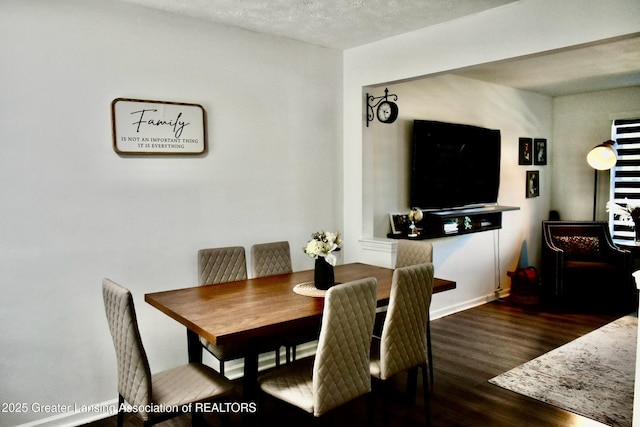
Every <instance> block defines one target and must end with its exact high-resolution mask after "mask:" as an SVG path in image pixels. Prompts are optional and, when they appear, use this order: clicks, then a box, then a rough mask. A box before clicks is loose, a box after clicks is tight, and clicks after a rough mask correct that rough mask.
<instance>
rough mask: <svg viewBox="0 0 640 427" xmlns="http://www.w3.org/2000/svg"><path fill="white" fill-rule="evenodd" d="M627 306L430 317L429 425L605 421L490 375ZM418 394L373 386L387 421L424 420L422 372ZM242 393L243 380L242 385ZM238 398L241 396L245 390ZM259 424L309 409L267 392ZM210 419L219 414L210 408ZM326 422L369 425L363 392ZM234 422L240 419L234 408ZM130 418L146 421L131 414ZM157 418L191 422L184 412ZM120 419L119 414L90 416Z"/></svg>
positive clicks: (485, 309) (378, 413) (504, 305)
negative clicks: (494, 380) (513, 389)
mask: <svg viewBox="0 0 640 427" xmlns="http://www.w3.org/2000/svg"><path fill="white" fill-rule="evenodd" d="M624 314H627V313H615V314H612V313H604V314H585V313H578V312H562V311H558V310H543V309H538V308H535V307H526V306H518V305H514V304H512V303H510V302H509V301H498V302H493V303H489V304H485V305H482V306H479V307H476V308H473V309H470V310H466V311H463V312H460V313H456V314H454V315H451V316H447V317H444V318H441V319H437V320H434V321H432V322H431V333H432V344H433V357H434V363H433V365H434V370H435V381H434V384H432V385H431V386H430V390H429V391H428V393H429V397H430V409H431V425H432V426H434V427H439V426H443V427H444V426H446V427H455V426H521V427H525V426H562V427H578V426H580V427H585V426H595V425H600V424H598V423H596V422H595V421H591V420H588V419H587V418H584V417H581V416H578V415H575V414H572V413H570V412H567V411H563V410H561V409H558V408H556V407H553V406H550V405H547V404H545V403H542V402H540V401H536V400H533V399H530V398H527V397H525V396H522V395H519V394H517V393H513V392H510V391H507V390H504V389H502V388H500V387H497V386H494V385H492V384H490V383H489V382H488V380H489V379H491V378H493V377H494V376H496V375H499V374H501V373H503V372H505V371H507V370H509V369H512V368H514V367H516V366H519V365H520V364H522V363H524V362H527V361H529V360H531V359H534V358H536V357H538V356H540V355H542V354H544V353H546V352H548V351H550V350H552V349H554V348H557V347H559V346H561V345H563V344H565V343H567V342H569V341H572V340H574V339H575V338H578V337H580V336H582V335H584V334H586V333H588V332H590V331H592V330H594V329H597V328H599V327H600V326H602V325H604V324H606V323H609V322H611V321H613V320H615V319H617V318H618V317H620V316H621V315H624ZM418 379H419V381H418V392H417V397H416V399H415V401H413V402H409V401H407V399H406V395H405V394H404V391H405V383H406V376H403V375H401V376H398V378H396V379H395V380H394V381H393V387H392V390H391V392H389V393H387V394H385V397H384V399H383V398H382V397H381V394H380V393H376V394H375V408H374V418H375V423H376V425H381V424H382V423H381V420H382V413H383V412H382V411H383V409H382V408H383V400H384V401H386V403H387V404H388V410H389V414H390V416H389V419H390V424H389V425H390V426H393V427H396V426H397V427H400V426H418V425H425V424H426V423H425V415H424V405H423V403H422V402H423V392H424V390H423V388H422V386H421V383H422V382H421V377H420V375H419V378H418ZM238 393H240V386H238ZM237 400H238V401H241V400H242V398H241V397H240V394H238V397H237ZM257 418H258V421H259V422H258V425H269V426H271V425H283V426H284V425H286V426H289V425H305V424H307V423H311V422H312V420H311V418H310V416H308V415H307V414H305V413H302V412H301V411H299V410H297V409H295V408H292V407H290V406H288V405H286V404H282V403H280V402H276V401H273V400H272V399H269V398H265V399H263V400H261V401H260V402H258V413H257ZM205 420H206V421H207V422H208V423H209V425H212V426H218V425H220V419H219V418H218V417H217V416H208V415H207V416H206V418H205ZM325 421H326V423H325V425H333V426H349V427H353V426H361V425H367V412H366V400H365V399H358V400H356V401H354V402H352V403H350V404H348V405H345V406H344V407H341V408H338V409H337V410H335V411H334V413H333V414H332V416H331V417H330V418H329V419H328V420H325ZM231 424H232V425H241V424H242V422H241V418H240V417H239V416H236V415H233V416H232V417H231ZM126 425H131V426H137V425H142V422H140V421H139V420H137V419H135V418H133V417H127V419H126ZM159 425H160V426H187V425H190V416H189V415H185V416H183V417H180V418H177V419H175V420H172V421H167V422H165V423H162V424H159ZM90 426H91V427H111V426H115V417H111V418H108V419H105V420H102V421H97V422H94V423H91V424H90Z"/></svg>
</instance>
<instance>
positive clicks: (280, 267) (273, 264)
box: [251, 241, 293, 277]
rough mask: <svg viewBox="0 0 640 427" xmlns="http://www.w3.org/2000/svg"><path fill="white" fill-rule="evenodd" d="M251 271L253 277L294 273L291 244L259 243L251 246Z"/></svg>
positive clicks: (285, 242) (284, 242)
mask: <svg viewBox="0 0 640 427" xmlns="http://www.w3.org/2000/svg"><path fill="white" fill-rule="evenodd" d="M251 270H252V272H253V277H265V276H275V275H277V274H287V273H291V272H293V269H292V268H291V249H290V248H289V242H287V241H282V242H271V243H258V244H255V245H253V246H251Z"/></svg>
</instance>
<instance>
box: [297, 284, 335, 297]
mask: <svg viewBox="0 0 640 427" xmlns="http://www.w3.org/2000/svg"><path fill="white" fill-rule="evenodd" d="M293 292H295V293H296V294H298V295H304V296H306V297H321V298H324V294H325V293H327V291H323V290H322V289H317V288H316V286H315V285H314V284H313V282H304V283H300V284H298V285H295V286H294V287H293Z"/></svg>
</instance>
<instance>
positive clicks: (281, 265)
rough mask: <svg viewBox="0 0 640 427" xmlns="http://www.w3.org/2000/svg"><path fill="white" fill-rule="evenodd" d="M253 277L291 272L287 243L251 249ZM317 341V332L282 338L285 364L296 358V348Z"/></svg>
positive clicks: (256, 245)
mask: <svg viewBox="0 0 640 427" xmlns="http://www.w3.org/2000/svg"><path fill="white" fill-rule="evenodd" d="M251 269H252V272H253V277H265V276H275V275H278V274H287V273H291V272H293V268H292V267H291V248H290V247H289V242H287V241H282V242H272V243H258V244H255V245H253V246H252V247H251ZM317 339H318V331H307V330H301V331H295V332H291V333H289V334H287V336H285V337H283V345H284V347H285V351H286V354H285V357H286V361H287V363H289V362H290V361H291V360H295V358H296V347H297V346H298V345H300V344H304V343H306V342H311V341H315V340H317Z"/></svg>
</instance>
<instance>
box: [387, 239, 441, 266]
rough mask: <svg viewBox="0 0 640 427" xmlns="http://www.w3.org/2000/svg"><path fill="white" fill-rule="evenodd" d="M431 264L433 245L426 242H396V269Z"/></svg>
mask: <svg viewBox="0 0 640 427" xmlns="http://www.w3.org/2000/svg"><path fill="white" fill-rule="evenodd" d="M427 262H433V245H432V244H431V242H428V241H426V240H406V239H402V240H399V241H398V249H397V252H396V268H398V267H406V266H408V265H416V264H424V263H427Z"/></svg>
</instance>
